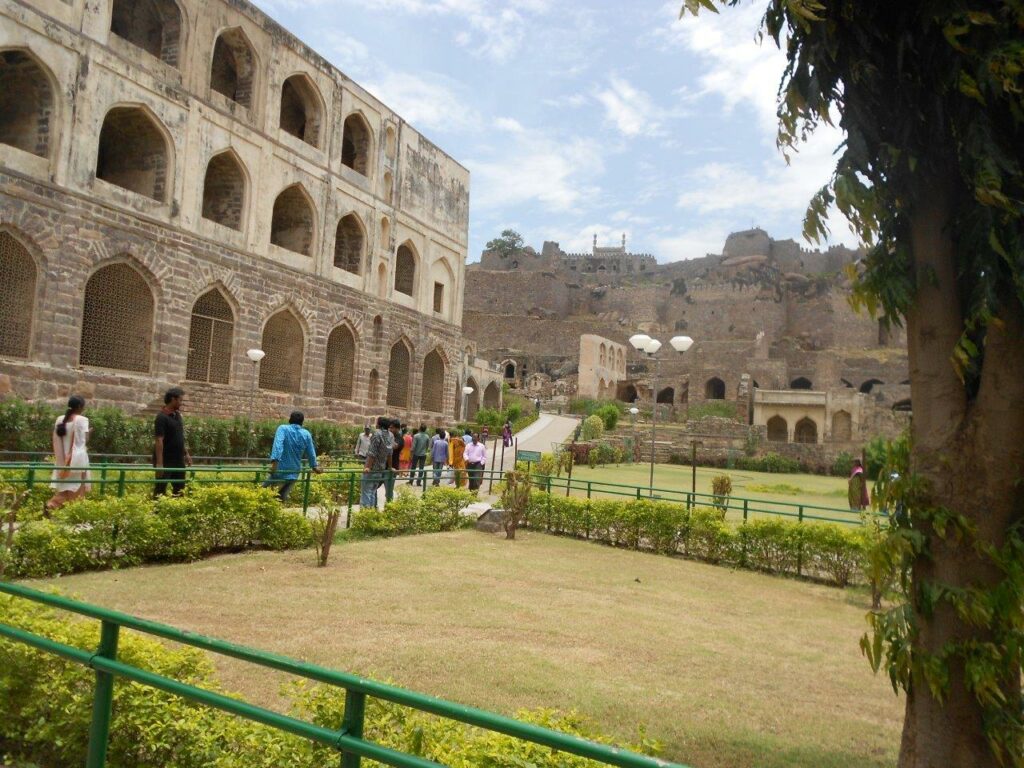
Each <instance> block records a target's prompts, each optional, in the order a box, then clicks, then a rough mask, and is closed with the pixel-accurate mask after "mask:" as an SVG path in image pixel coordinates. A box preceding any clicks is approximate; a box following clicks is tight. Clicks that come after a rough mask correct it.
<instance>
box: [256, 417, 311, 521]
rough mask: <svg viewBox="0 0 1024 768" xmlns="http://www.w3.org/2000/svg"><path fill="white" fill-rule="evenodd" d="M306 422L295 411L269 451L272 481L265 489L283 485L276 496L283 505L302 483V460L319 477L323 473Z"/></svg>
mask: <svg viewBox="0 0 1024 768" xmlns="http://www.w3.org/2000/svg"><path fill="white" fill-rule="evenodd" d="M305 420H306V417H305V415H304V414H303V413H302V411H292V415H291V416H289V417H288V423H287V424H282V425H281V426H280V427H278V428H277V432H275V433H274V447H273V448H272V449H271V451H270V477H268V478H267V482H265V483H264V484H263V487H264V488H267V487H269V486H272V485H280V486H281V487H280V489H279V490H278V492H277V495H278V496H280V497H281V501H282V502H284V501H287V500H288V494H289V493H291V490H292V486H293V485H295V481H296V480H298V479H299V472H301V471H302V457H303V456H305V457H306V459H307V460H308V461H309V467H310V469H312V470H313V471H314V472H316V473H317V474H320V473H321V472H323V470H322V469H320V467H318V466H317V465H316V447H315V446H314V445H313V436H312V435H311V434H309V430H308V429H305V428H304V427H303V426H302V422H303V421H305Z"/></svg>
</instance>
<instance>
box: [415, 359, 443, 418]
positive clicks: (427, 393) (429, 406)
mask: <svg viewBox="0 0 1024 768" xmlns="http://www.w3.org/2000/svg"><path fill="white" fill-rule="evenodd" d="M443 402H444V359H443V358H442V357H441V354H440V353H439V352H438V351H437V350H436V349H435V350H433V351H431V352H430V353H429V354H428V355H427V356H426V357H425V358H423V397H422V400H421V403H420V408H422V409H423V410H424V411H429V412H430V413H441V412H442V404H443Z"/></svg>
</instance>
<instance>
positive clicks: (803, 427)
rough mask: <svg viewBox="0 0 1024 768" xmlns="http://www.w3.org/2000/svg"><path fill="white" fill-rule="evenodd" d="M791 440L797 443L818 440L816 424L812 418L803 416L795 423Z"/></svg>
mask: <svg viewBox="0 0 1024 768" xmlns="http://www.w3.org/2000/svg"><path fill="white" fill-rule="evenodd" d="M793 440H794V441H796V442H798V443H816V442H818V425H817V424H815V423H814V420H813V419H811V418H809V417H807V416H805V417H804V418H802V419H800V421H798V422H797V423H796V429H795V430H794V431H793Z"/></svg>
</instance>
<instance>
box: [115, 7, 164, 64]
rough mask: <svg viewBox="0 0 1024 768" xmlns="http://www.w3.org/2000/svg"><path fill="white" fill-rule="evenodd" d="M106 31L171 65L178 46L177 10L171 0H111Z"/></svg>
mask: <svg viewBox="0 0 1024 768" xmlns="http://www.w3.org/2000/svg"><path fill="white" fill-rule="evenodd" d="M110 31H111V32H113V33H114V34H115V35H117V36H118V37H120V38H122V39H124V40H127V41H128V42H129V43H131V44H132V45H134V46H137V47H139V48H141V49H142V50H144V51H146V52H147V53H149V54H151V55H153V56H155V57H156V58H158V59H160V61H162V62H164V64H169V65H171V66H172V67H177V66H178V53H179V49H180V47H181V10H180V9H179V8H178V6H177V4H176V3H175V2H174V0H114V7H113V9H112V12H111V15H110Z"/></svg>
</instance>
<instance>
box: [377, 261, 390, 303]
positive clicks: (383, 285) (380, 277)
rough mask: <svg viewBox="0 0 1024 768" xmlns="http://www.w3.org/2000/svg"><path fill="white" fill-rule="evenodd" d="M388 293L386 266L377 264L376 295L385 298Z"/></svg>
mask: <svg viewBox="0 0 1024 768" xmlns="http://www.w3.org/2000/svg"><path fill="white" fill-rule="evenodd" d="M387 295H388V268H387V266H386V265H384V264H378V265H377V296H379V297H380V298H382V299H383V298H386V297H387Z"/></svg>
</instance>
